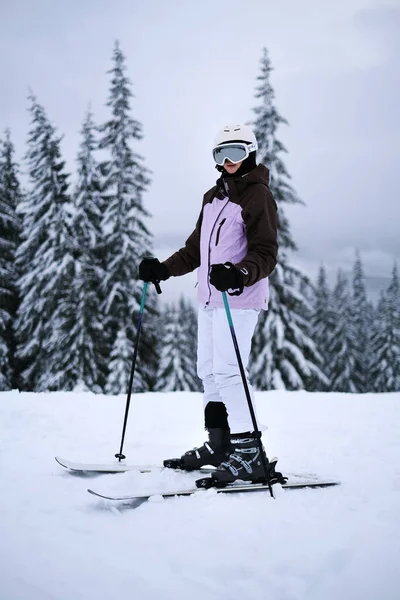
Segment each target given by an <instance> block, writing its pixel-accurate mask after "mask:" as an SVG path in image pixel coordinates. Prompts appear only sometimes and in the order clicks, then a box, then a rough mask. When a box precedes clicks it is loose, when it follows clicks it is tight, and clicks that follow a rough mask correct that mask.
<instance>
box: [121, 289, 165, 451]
mask: <svg viewBox="0 0 400 600" xmlns="http://www.w3.org/2000/svg"><path fill="white" fill-rule="evenodd" d="M152 283H154V285H155V286H156V290H157V294H161V288H160V282H159V281H153V282H152ZM148 285H149V284H148V282H147V281H146V282H145V283H144V286H143V293H142V302H141V304H140V310H139V319H138V324H137V333H136V341H135V348H134V351H133V358H132V367H131V374H130V377H129V385H128V396H127V399H126V407H125V417H124V424H123V427H122V437H121V447H120V449H119V452H118V453H117V454H116V455H115V458H118V460H119V461H121V460H122V459H123V458H126V456H125V454H122V450H123V447H124V440H125V431H126V424H127V422H128V414H129V406H130V403H131V395H132V386H133V377H134V375H135V366H136V358H137V353H138V347H139V338H140V331H141V329H142V318H143V312H144V304H145V301H146V294H147V288H148Z"/></svg>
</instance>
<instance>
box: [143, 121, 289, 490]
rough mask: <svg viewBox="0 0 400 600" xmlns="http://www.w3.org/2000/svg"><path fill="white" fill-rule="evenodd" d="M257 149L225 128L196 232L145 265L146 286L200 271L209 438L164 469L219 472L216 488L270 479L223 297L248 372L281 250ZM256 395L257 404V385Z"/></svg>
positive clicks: (250, 139)
mask: <svg viewBox="0 0 400 600" xmlns="http://www.w3.org/2000/svg"><path fill="white" fill-rule="evenodd" d="M257 148H258V144H257V140H256V138H255V135H254V133H253V132H252V131H251V129H250V128H249V127H247V126H245V125H230V126H226V127H224V128H223V129H222V131H220V132H219V133H218V135H217V137H216V140H215V143H214V148H213V157H214V160H215V163H216V168H217V169H218V170H219V171H220V172H221V177H220V178H219V179H218V181H217V185H215V186H214V187H213V188H211V189H210V190H209V191H208V192H206V194H205V195H204V198H203V206H202V209H201V212H200V216H199V219H198V221H197V224H196V228H195V230H194V231H193V233H192V234H191V235H190V237H189V238H188V239H187V241H186V243H185V246H184V247H183V248H181V249H180V250H178V251H177V252H175V253H174V254H173V255H172V256H170V257H169V258H168V259H167V260H166V261H164V262H160V261H159V260H158V259H156V258H145V259H144V260H143V261H142V262H141V264H140V266H139V277H140V278H141V279H142V280H143V281H163V280H166V279H168V278H169V277H171V276H175V277H177V276H180V275H185V274H186V273H189V272H190V271H193V270H194V269H197V268H198V269H199V271H198V284H199V285H198V300H199V317H198V356H197V372H198V375H199V377H200V378H201V379H202V381H203V385H204V409H205V410H204V414H205V427H206V429H207V430H208V434H209V439H208V441H207V442H206V443H205V444H204V445H203V446H202V447H201V448H194V449H193V450H190V451H188V452H186V453H185V454H184V455H183V456H182V457H181V458H180V459H171V460H166V461H164V465H165V466H167V467H172V468H181V469H186V470H192V469H198V468H200V467H201V466H204V465H214V466H216V467H218V468H217V470H216V471H215V472H214V473H213V476H212V477H213V479H214V480H215V481H216V483H217V484H218V483H219V484H224V483H230V482H233V481H235V480H236V479H242V480H249V481H257V480H260V479H263V480H264V479H265V471H264V468H263V465H262V462H263V461H262V460H261V457H260V449H261V448H262V445H261V444H260V443H259V441H258V439H257V435H256V433H255V432H254V427H253V422H252V420H251V417H250V412H249V409H248V404H247V401H246V396H245V392H244V389H243V383H242V379H241V375H240V371H239V367H238V363H237V359H236V355H235V351H234V347H233V344H232V339H231V334H230V330H229V326H228V322H227V318H226V314H225V309H224V304H223V298H222V294H221V292H222V291H226V292H227V293H228V294H229V295H230V300H229V304H230V308H231V312H232V319H233V322H234V326H235V331H236V336H237V339H238V345H239V349H240V354H241V357H242V361H243V364H244V365H247V363H248V360H249V356H250V349H251V339H252V336H253V333H254V329H255V326H256V324H257V319H258V315H259V312H260V310H267V308H268V276H269V275H270V274H271V273H272V271H273V270H274V268H275V265H276V256H277V249H278V243H277V208H276V203H275V201H274V199H273V197H272V194H271V191H270V189H269V186H268V184H269V171H268V169H267V167H265V166H264V165H262V164H259V165H257V163H256V151H257ZM249 390H250V394H251V396H252V397H253V392H252V389H251V386H250V384H249ZM262 450H263V448H262ZM263 451H264V450H263Z"/></svg>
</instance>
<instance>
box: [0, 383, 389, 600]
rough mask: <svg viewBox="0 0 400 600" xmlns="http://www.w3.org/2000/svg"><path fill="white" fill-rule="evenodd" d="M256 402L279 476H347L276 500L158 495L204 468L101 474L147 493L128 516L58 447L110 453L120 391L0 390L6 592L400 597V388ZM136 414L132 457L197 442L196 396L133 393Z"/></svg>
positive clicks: (224, 598) (0, 551)
mask: <svg viewBox="0 0 400 600" xmlns="http://www.w3.org/2000/svg"><path fill="white" fill-rule="evenodd" d="M256 402H257V408H258V412H259V415H260V419H261V420H262V422H263V423H265V424H266V425H268V430H267V431H266V433H265V436H264V437H263V440H264V441H265V445H266V448H267V451H268V454H269V455H270V456H273V455H276V456H279V457H280V460H279V463H278V465H279V469H280V470H281V471H283V472H284V473H285V472H286V473H316V474H318V476H319V477H321V478H323V479H339V480H340V481H341V483H342V485H341V486H336V487H332V488H327V489H319V490H312V489H304V490H297V491H295V492H293V493H289V492H286V491H283V490H282V492H281V493H279V492H278V493H277V498H276V500H275V501H270V499H269V498H268V500H267V496H266V495H265V494H263V493H255V494H234V495H229V494H216V493H207V492H206V493H204V494H194V495H193V496H190V497H188V498H180V497H177V498H175V499H174V500H171V501H168V502H163V501H162V499H160V497H159V495H158V494H160V493H162V492H163V491H164V492H165V491H168V490H171V489H177V490H179V489H186V488H188V487H191V486H192V485H193V483H194V480H195V479H196V478H197V477H198V473H193V474H186V473H179V472H174V471H170V470H166V469H164V470H162V469H159V470H157V471H156V472H154V471H153V472H150V473H139V472H138V471H128V472H125V473H120V474H118V475H117V476H112V475H108V474H102V475H99V476H97V475H93V479H92V480H91V485H90V487H91V488H93V489H95V490H96V491H98V492H100V493H104V494H105V495H113V496H125V495H128V494H130V493H131V492H132V490H133V491H134V492H135V493H147V492H151V493H152V494H154V497H152V498H150V500H149V501H148V502H146V503H144V504H142V505H141V506H140V507H138V508H137V509H135V510H119V508H118V504H116V503H111V502H109V501H106V500H98V501H94V498H93V496H90V495H89V494H88V493H87V491H86V490H87V488H88V487H89V486H88V485H87V478H81V477H73V476H71V475H70V474H69V472H68V471H67V470H66V469H63V468H61V467H60V466H59V465H58V464H57V463H56V462H55V461H54V456H56V455H57V456H67V457H68V458H69V459H70V460H71V461H75V462H79V461H80V460H82V458H84V460H87V461H88V462H90V463H101V464H105V465H107V464H110V462H113V460H115V459H114V454H115V453H116V452H117V451H118V446H119V441H120V433H121V425H122V419H123V414H124V407H125V397H123V396H121V397H120V396H118V397H106V396H95V395H92V394H90V393H82V394H81V393H61V392H60V393H46V394H27V393H26V394H19V393H17V392H4V393H0V477H1V480H0V481H1V494H0V582H1V583H0V598H1V600H71V599H73V600H94V599H95V600H109V599H110V598H128V597H129V598H131V597H133V596H134V597H135V598H136V597H137V598H141V599H142V600H184V599H185V600H187V598H188V597H190V599H191V600H204V599H205V598H206V599H207V600H231V599H232V598H235V599H236V598H237V599H238V600H254V599H255V598H260V599H261V598H266V597H268V600H321V599H323V600H337V599H338V598H340V599H341V600H398V597H399V593H398V590H399V589H400V572H399V569H398V565H399V564H400V545H399V539H400V509H399V507H400V435H399V431H400V394H384V395H369V394H365V395H346V394H320V393H306V392H293V393H286V392H265V393H258V394H256ZM132 408H133V410H132V411H131V415H130V420H129V422H128V428H127V435H126V446H125V448H124V450H125V454H126V456H127V461H126V462H127V463H128V464H129V465H133V464H139V465H157V464H162V460H163V459H164V458H168V457H171V456H177V455H178V456H179V454H180V453H182V452H184V451H185V450H187V449H189V448H191V447H193V446H195V445H200V444H201V443H202V442H203V441H204V430H203V426H202V424H203V420H202V398H201V395H200V394H194V393H193V394H191V393H184V392H182V393H170V394H166V393H154V394H137V395H134V397H133V398H132ZM276 487H277V486H276ZM212 492H213V491H212ZM160 502H163V506H162V507H161V506H160V505H159V503H160Z"/></svg>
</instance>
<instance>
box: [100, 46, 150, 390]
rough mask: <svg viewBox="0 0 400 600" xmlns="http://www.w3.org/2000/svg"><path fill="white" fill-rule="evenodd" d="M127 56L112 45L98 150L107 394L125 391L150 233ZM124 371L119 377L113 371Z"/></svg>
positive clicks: (145, 364)
mask: <svg viewBox="0 0 400 600" xmlns="http://www.w3.org/2000/svg"><path fill="white" fill-rule="evenodd" d="M125 71H126V65H125V57H124V55H123V53H122V51H121V49H120V47H119V44H118V42H117V43H116V45H115V48H114V53H113V67H112V69H111V71H110V73H111V86H110V95H109V100H108V103H107V105H108V106H109V107H110V109H111V117H110V119H109V121H107V122H106V123H105V124H104V125H103V126H102V127H101V128H100V131H101V134H102V136H101V139H100V143H99V148H100V149H102V150H104V151H105V152H106V153H108V157H107V159H106V160H104V161H103V162H102V163H101V171H102V175H103V178H102V188H103V195H104V198H105V200H106V204H105V210H104V214H103V221H102V230H103V241H104V268H105V278H104V281H103V293H104V298H105V300H104V303H103V307H102V312H103V313H104V314H105V327H106V331H107V337H108V348H109V354H110V355H111V352H112V362H111V363H110V365H109V376H108V381H107V384H106V390H107V392H108V393H113V394H117V393H123V392H125V391H126V388H125V383H124V382H125V381H126V379H127V377H128V378H129V372H130V368H131V364H130V363H131V357H132V353H133V345H134V340H135V336H136V319H135V315H137V313H138V310H139V307H140V302H141V294H142V287H143V286H142V283H141V282H139V281H138V264H139V262H140V260H141V258H142V257H143V256H145V255H149V254H151V252H150V250H151V236H150V233H149V231H148V229H147V226H146V224H145V221H146V219H147V218H148V216H149V214H148V213H147V211H146V210H145V208H144V205H143V194H144V192H145V191H146V189H147V187H148V185H149V183H150V179H149V171H148V169H147V168H146V167H145V166H144V164H143V158H142V157H141V156H140V155H139V154H137V153H136V152H134V151H133V150H132V148H131V144H132V142H137V141H139V140H140V139H141V138H142V127H141V125H140V123H139V122H138V121H136V120H135V119H133V118H132V117H131V116H130V111H131V107H130V100H131V98H132V96H133V94H132V92H131V83H130V80H129V78H128V77H127V75H126V73H125ZM156 312H157V311H156V297H155V293H154V290H153V287H152V286H150V287H149V292H148V297H147V301H146V313H147V315H145V317H144V318H145V319H146V326H145V327H143V332H142V337H141V343H140V351H139V359H138V364H137V368H136V375H137V376H136V379H135V386H136V385H137V384H138V382H140V386H141V387H140V389H141V391H144V390H147V389H151V387H152V385H153V382H154V376H155V372H156V362H157V353H156V340H157V336H156V331H155V327H154V323H155V319H154V317H155V315H156ZM113 369H114V370H115V371H116V372H118V373H120V374H122V373H125V374H126V376H125V377H122V375H121V377H120V378H119V379H118V380H117V379H116V377H115V374H113V373H112V370H113Z"/></svg>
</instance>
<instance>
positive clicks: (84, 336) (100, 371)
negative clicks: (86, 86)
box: [59, 111, 106, 392]
mask: <svg viewBox="0 0 400 600" xmlns="http://www.w3.org/2000/svg"><path fill="white" fill-rule="evenodd" d="M95 130H96V128H95V125H94V123H93V118H92V114H91V112H90V111H89V112H88V113H87V115H86V118H85V120H84V123H83V127H82V144H81V148H80V151H79V153H78V157H77V163H78V181H77V185H76V188H75V191H74V195H73V200H74V213H73V219H72V223H71V229H72V232H73V241H74V257H75V261H74V273H73V281H72V285H71V287H70V289H69V290H68V292H69V293H66V294H65V295H64V296H63V301H62V304H61V305H60V307H59V313H60V317H61V323H62V324H61V335H62V337H63V339H64V340H65V342H64V353H63V360H64V365H63V368H62V370H66V369H67V367H68V371H69V374H70V375H69V377H70V381H69V382H68V387H69V388H70V387H72V388H74V387H75V386H77V387H79V389H86V390H91V391H94V392H100V391H101V390H102V388H103V387H104V384H105V376H106V356H105V352H106V349H105V340H104V332H103V318H102V314H101V309H100V307H101V301H102V298H101V284H102V281H103V280H104V270H103V267H102V231H101V219H102V210H103V198H102V195H101V184H100V173H99V167H98V164H97V163H96V160H95V156H94V152H95V150H96V148H97V141H96V137H95Z"/></svg>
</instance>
